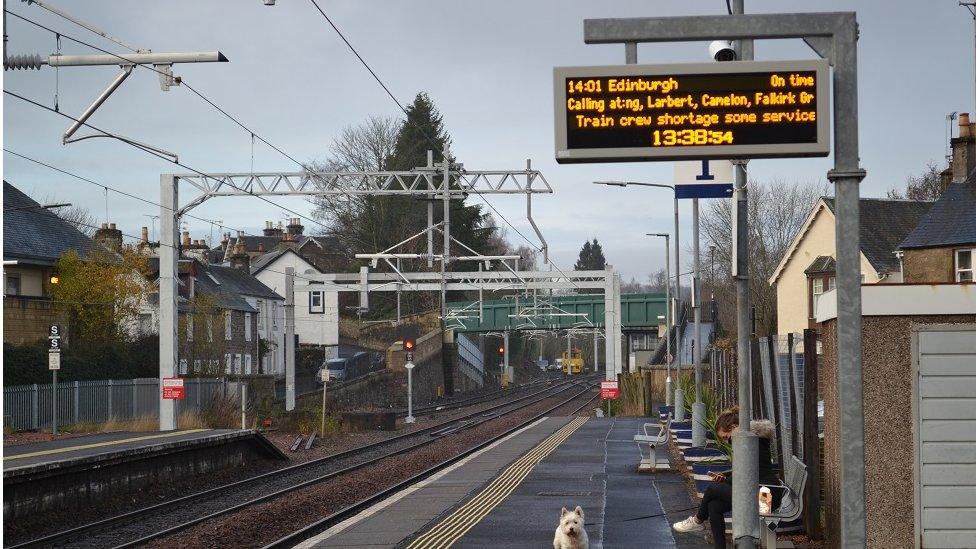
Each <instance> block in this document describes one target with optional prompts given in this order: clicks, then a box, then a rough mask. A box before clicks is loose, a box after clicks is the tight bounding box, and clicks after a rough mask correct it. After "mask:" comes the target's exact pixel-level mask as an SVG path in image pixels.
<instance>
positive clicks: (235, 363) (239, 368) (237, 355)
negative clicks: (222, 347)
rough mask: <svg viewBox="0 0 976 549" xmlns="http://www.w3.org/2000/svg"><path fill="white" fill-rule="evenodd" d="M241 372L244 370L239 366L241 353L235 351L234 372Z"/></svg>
mask: <svg viewBox="0 0 976 549" xmlns="http://www.w3.org/2000/svg"><path fill="white" fill-rule="evenodd" d="M243 372H244V370H243V369H242V368H241V353H237V354H236V355H234V373H235V374H240V373H243Z"/></svg>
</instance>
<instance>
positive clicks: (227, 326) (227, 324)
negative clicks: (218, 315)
mask: <svg viewBox="0 0 976 549" xmlns="http://www.w3.org/2000/svg"><path fill="white" fill-rule="evenodd" d="M233 313H234V312H233V311H224V339H226V340H227V341H230V340H231V335H230V334H231V315H232V314H233Z"/></svg>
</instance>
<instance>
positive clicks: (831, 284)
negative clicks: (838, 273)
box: [827, 275, 864, 292]
mask: <svg viewBox="0 0 976 549" xmlns="http://www.w3.org/2000/svg"><path fill="white" fill-rule="evenodd" d="M861 282H862V283H863V282H864V275H861ZM836 287H837V277H833V276H832V277H830V278H828V279H827V291H828V292H829V291H830V290H833V289H834V288H836Z"/></svg>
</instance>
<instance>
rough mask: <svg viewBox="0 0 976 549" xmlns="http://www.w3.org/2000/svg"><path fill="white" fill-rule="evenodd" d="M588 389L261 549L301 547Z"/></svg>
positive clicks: (590, 400) (585, 404) (589, 401)
mask: <svg viewBox="0 0 976 549" xmlns="http://www.w3.org/2000/svg"><path fill="white" fill-rule="evenodd" d="M591 388H592V387H590V388H587V389H584V390H582V391H579V392H577V393H575V394H573V395H572V396H570V397H569V398H568V399H565V400H563V401H562V402H560V403H558V404H556V405H555V406H552V407H550V408H548V409H546V410H543V411H542V412H540V413H538V414H536V415H535V416H532V417H530V418H528V419H526V420H523V421H521V422H519V423H518V424H517V425H515V426H514V427H511V428H509V429H506V430H505V431H503V432H501V433H499V434H497V435H495V436H493V437H491V438H489V439H487V440H485V441H483V442H481V443H480V444H478V445H476V446H474V447H472V448H469V449H468V450H465V451H464V452H461V453H459V454H457V455H454V456H452V457H450V458H448V459H446V460H443V461H441V462H439V463H437V464H435V465H433V466H431V467H430V468H428V469H426V470H424V471H422V472H420V473H418V474H416V475H413V476H411V477H409V478H407V479H405V480H402V481H400V482H398V483H396V484H394V485H393V486H390V487H388V488H387V489H385V490H383V491H381V492H378V493H376V494H373V495H371V496H369V497H367V498H364V499H362V500H360V501H358V502H356V503H354V504H352V505H349V506H347V507H345V508H343V509H341V510H339V511H337V512H335V513H332V514H330V515H329V516H327V517H325V518H322V519H320V520H318V521H316V522H314V523H312V524H310V525H308V526H306V527H304V528H301V529H299V530H296V531H294V532H292V533H290V534H288V535H286V536H284V537H281V538H279V539H277V540H275V541H274V542H272V543H269V544H267V545H265V546H264V547H263V549H285V548H288V547H293V546H295V545H297V544H298V543H301V542H303V541H305V540H306V539H308V538H310V537H312V536H315V535H316V534H319V533H321V532H324V531H325V530H328V529H329V528H331V527H332V526H335V525H336V524H339V523H340V522H342V521H344V520H346V519H348V518H350V517H352V516H354V515H356V514H357V513H359V512H360V511H363V510H365V509H368V508H369V507H371V506H372V505H374V504H376V503H379V502H381V501H383V500H384V499H386V498H388V497H390V496H391V495H393V494H395V493H397V492H399V491H401V490H404V489H406V488H407V487H409V486H410V485H412V484H415V483H417V482H420V481H422V480H424V479H425V478H427V477H430V476H431V475H434V474H436V473H437V472H438V471H441V470H443V469H446V468H447V467H450V466H451V465H453V464H455V463H457V462H458V461H460V460H462V459H464V458H466V457H468V456H469V455H471V454H473V453H475V452H477V451H479V450H481V449H482V448H485V447H487V446H489V445H491V444H494V443H495V442H496V441H498V440H501V439H503V438H505V437H507V436H508V435H510V434H512V433H514V432H515V431H518V430H519V429H521V428H523V427H525V426H526V425H529V424H531V423H533V422H535V421H537V420H539V419H541V418H543V417H545V416H547V415H552V414H553V413H554V412H556V411H558V410H560V409H562V408H567V407H568V406H569V405H571V403H573V402H574V401H578V400H581V397H585V395H586V393H588V392H590V389H591ZM598 397H599V394H598V393H596V394H593V395H592V396H591V397H589V398H588V399H586V400H585V401H584V402H583V403H582V404H579V405H577V406H575V407H574V408H571V410H570V411H569V413H567V414H565V415H575V414H577V413H579V412H580V411H581V410H583V409H585V408H587V407H588V406H590V405H591V404H592V403H593V402H594V401H595V400H596V399H597V398H598Z"/></svg>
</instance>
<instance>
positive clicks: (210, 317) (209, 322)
mask: <svg viewBox="0 0 976 549" xmlns="http://www.w3.org/2000/svg"><path fill="white" fill-rule="evenodd" d="M207 341H208V342H210V343H213V315H207Z"/></svg>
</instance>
